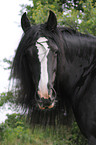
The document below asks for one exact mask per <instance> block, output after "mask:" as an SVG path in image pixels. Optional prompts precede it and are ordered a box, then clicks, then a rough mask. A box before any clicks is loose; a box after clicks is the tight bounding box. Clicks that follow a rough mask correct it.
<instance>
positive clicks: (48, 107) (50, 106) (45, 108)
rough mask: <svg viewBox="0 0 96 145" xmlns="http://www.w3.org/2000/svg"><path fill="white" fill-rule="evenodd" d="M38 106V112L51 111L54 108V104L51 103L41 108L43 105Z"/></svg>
mask: <svg viewBox="0 0 96 145" xmlns="http://www.w3.org/2000/svg"><path fill="white" fill-rule="evenodd" d="M38 106H39V109H40V110H47V109H52V108H54V106H55V103H54V102H53V103H52V104H50V105H49V106H47V105H46V106H43V105H40V104H38Z"/></svg>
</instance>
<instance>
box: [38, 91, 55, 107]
mask: <svg viewBox="0 0 96 145" xmlns="http://www.w3.org/2000/svg"><path fill="white" fill-rule="evenodd" d="M37 94H38V96H39V99H38V100H37V104H38V107H39V109H41V110H46V109H52V108H54V106H55V103H56V91H55V90H54V89H51V91H50V95H49V94H48V92H46V93H45V94H42V92H41V91H38V92H37Z"/></svg>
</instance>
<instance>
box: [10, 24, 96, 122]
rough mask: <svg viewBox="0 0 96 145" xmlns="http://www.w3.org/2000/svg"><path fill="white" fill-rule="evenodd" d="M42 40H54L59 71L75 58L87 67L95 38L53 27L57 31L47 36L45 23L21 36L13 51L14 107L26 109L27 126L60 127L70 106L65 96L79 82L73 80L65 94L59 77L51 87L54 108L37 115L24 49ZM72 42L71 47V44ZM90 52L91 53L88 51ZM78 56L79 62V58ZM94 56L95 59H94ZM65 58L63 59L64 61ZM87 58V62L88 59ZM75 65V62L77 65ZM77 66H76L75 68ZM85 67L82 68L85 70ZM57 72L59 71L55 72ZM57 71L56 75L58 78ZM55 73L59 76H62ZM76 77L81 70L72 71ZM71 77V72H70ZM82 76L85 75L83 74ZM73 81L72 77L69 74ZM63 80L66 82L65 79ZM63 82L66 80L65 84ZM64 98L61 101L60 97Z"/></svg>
mask: <svg viewBox="0 0 96 145" xmlns="http://www.w3.org/2000/svg"><path fill="white" fill-rule="evenodd" d="M42 36H44V37H46V38H48V40H49V42H50V43H52V41H53V40H54V41H55V42H56V44H57V46H58V48H59V53H58V63H59V67H61V68H64V65H65V63H66V61H65V59H66V60H67V62H70V63H69V64H70V66H71V63H72V62H76V60H74V58H75V59H76V57H75V56H76V55H77V54H78V56H79V57H80V59H82V60H81V65H82V62H83V58H85V61H86V62H87V64H90V65H91V63H92V62H93V61H94V63H95V61H96V59H95V58H94V57H93V56H92V60H91V57H89V56H90V55H92V54H94V53H96V52H95V51H94V47H95V41H96V37H94V36H91V35H86V34H81V33H80V32H77V31H76V30H74V29H71V28H65V27H57V29H56V30H55V31H54V32H50V31H49V29H48V28H46V23H45V24H41V25H36V26H32V27H30V28H29V29H28V30H27V32H26V35H25V34H24V35H23V37H22V39H21V41H20V44H19V46H18V48H17V51H16V55H15V58H14V60H13V66H12V77H13V78H15V79H16V96H17V98H16V101H17V103H18V104H21V105H22V107H24V108H26V109H27V110H28V117H29V119H30V121H31V123H34V124H43V125H44V124H45V125H46V124H52V125H53V124H54V125H55V124H56V123H57V122H58V123H59V124H60V123H64V119H65V118H64V114H65V112H66V109H67V111H69V108H70V106H71V103H70V100H69V98H70V97H69V96H70V94H69V93H73V91H74V89H75V88H76V85H77V84H78V82H79V78H78V76H77V80H74V81H75V82H74V81H73V82H74V84H76V85H75V86H74V85H73V84H70V85H73V87H72V90H71V91H70V92H69V93H68V90H67V89H68V88H67V86H66V88H64V87H63V88H62V85H61V84H62V83H61V84H59V79H61V78H60V76H59V77H58V78H57V79H56V83H55V89H56V91H57V96H58V97H57V103H56V106H55V107H54V108H53V109H52V110H51V111H48V110H47V111H41V110H39V109H38V107H37V106H36V101H35V98H34V94H35V91H36V90H35V82H34V79H33V78H32V72H31V71H30V69H29V64H28V57H27V55H26V54H27V53H28V51H29V49H28V48H30V47H31V46H34V45H35V43H36V40H37V39H38V38H39V37H42ZM73 41H74V43H73ZM91 48H93V49H91ZM81 56H82V58H81ZM94 56H95V55H94ZM64 57H65V58H64ZM89 58H90V59H89ZM34 59H35V57H33V63H34ZM77 63H78V62H77ZM76 65H78V64H76ZM87 67H88V66H86V69H87ZM58 71H59V70H58ZM58 71H57V75H58ZM62 71H64V70H62ZM62 71H61V72H59V74H60V73H61V74H62V73H64V72H62ZM76 71H77V73H78V72H79V71H80V72H81V73H82V71H84V70H82V68H81V70H80V69H79V70H76ZM71 73H72V72H71ZM85 73H86V71H85ZM61 76H62V75H61ZM73 78H74V74H73ZM66 79H67V78H66ZM66 81H67V80H66ZM63 92H65V95H63ZM64 96H65V97H64Z"/></svg>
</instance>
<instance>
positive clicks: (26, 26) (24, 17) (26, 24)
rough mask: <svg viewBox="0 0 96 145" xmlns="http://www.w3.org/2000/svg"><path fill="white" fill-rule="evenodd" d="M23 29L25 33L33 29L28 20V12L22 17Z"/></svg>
mask: <svg viewBox="0 0 96 145" xmlns="http://www.w3.org/2000/svg"><path fill="white" fill-rule="evenodd" d="M21 27H22V29H23V31H24V32H26V31H27V30H28V29H29V28H30V27H31V24H30V22H29V19H28V18H27V15H26V12H25V13H24V14H23V15H22V17H21Z"/></svg>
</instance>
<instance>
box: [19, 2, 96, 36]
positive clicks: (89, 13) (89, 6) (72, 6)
mask: <svg viewBox="0 0 96 145" xmlns="http://www.w3.org/2000/svg"><path fill="white" fill-rule="evenodd" d="M80 5H82V8H80ZM50 9H51V10H52V11H53V12H54V13H55V14H56V15H57V19H58V24H59V25H64V26H70V27H72V28H74V29H77V30H78V31H80V32H83V33H90V34H93V35H96V31H95V30H96V24H95V22H96V2H95V0H83V1H77V0H73V1H72V0H71V1H67V2H66V3H65V0H46V1H45V0H41V1H40V0H33V7H32V6H30V5H22V10H21V13H23V11H24V10H26V11H27V15H28V17H29V19H30V21H31V23H32V24H38V23H44V22H45V21H46V18H47V16H48V11H49V10H50ZM61 9H62V10H61Z"/></svg>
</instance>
